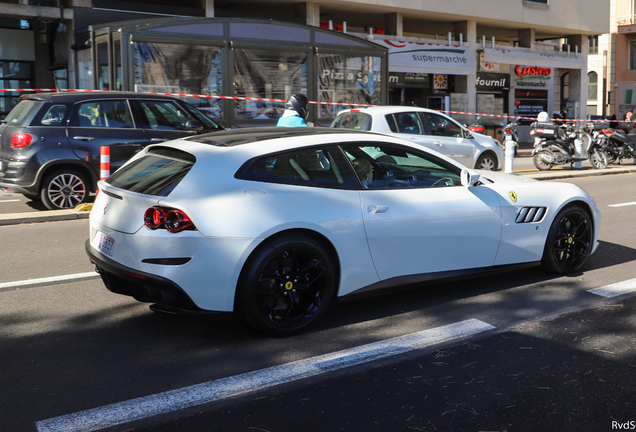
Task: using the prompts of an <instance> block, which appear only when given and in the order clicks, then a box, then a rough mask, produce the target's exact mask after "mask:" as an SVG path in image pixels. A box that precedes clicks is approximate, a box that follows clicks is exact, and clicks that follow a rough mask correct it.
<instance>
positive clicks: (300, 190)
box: [86, 127, 601, 335]
mask: <svg viewBox="0 0 636 432" xmlns="http://www.w3.org/2000/svg"><path fill="white" fill-rule="evenodd" d="M600 220H601V214H600V210H599V208H598V206H597V205H596V203H595V202H594V200H592V198H591V197H590V195H588V194H587V193H586V192H585V191H583V190H582V189H580V188H579V187H577V186H575V185H573V184H569V183H554V182H550V183H546V182H539V181H536V180H532V179H526V178H521V177H517V176H514V175H509V174H504V173H496V172H484V171H482V174H479V173H477V172H476V171H474V170H471V169H467V168H465V167H463V166H461V165H459V164H458V163H456V162H455V161H453V160H451V159H449V158H447V157H445V156H443V155H440V154H439V153H436V152H433V151H430V150H428V149H426V148H423V147H422V146H419V145H416V144H412V143H410V142H407V141H404V140H400V139H398V138H395V137H391V136H388V135H382V134H377V133H370V132H356V131H351V130H342V129H332V128H311V127H310V128H307V127H302V128H273V127H268V128H247V129H232V130H229V131H222V132H216V133H212V134H206V135H198V136H193V137H191V138H186V139H180V140H175V141H170V142H165V143H161V144H157V145H153V146H149V147H146V148H145V149H143V150H142V151H140V152H139V153H137V155H135V156H134V157H133V158H132V159H131V160H130V161H129V162H128V163H127V164H126V165H124V166H123V167H122V168H120V169H119V170H117V171H116V172H115V173H114V174H113V175H111V176H110V177H109V178H108V179H106V180H104V181H100V182H99V194H98V195H97V198H96V200H95V204H94V206H93V210H92V211H91V214H90V237H89V239H88V240H87V243H86V251H87V253H88V255H89V256H90V258H91V260H92V261H93V262H94V263H95V265H96V266H97V270H98V271H99V273H100V274H101V276H102V279H103V281H104V283H105V285H106V287H107V288H108V289H109V290H110V291H112V292H115V293H119V294H124V295H129V296H132V297H134V298H135V299H137V300H139V301H143V302H151V303H154V304H153V305H152V306H151V307H152V309H153V310H156V311H164V312H172V313H195V314H201V313H217V314H218V313H229V312H237V313H238V314H240V315H243V316H244V317H245V319H246V320H247V322H249V323H250V324H251V325H252V326H254V327H255V328H257V329H259V330H261V331H264V332H267V333H270V334H277V335H285V334H290V333H294V332H298V331H301V330H304V329H305V328H306V327H307V326H308V325H310V324H312V323H313V322H314V321H316V320H317V319H318V318H320V317H321V316H322V315H323V314H324V312H325V310H326V309H327V308H328V306H329V304H330V303H331V302H332V301H334V300H335V299H336V298H338V297H344V296H356V295H359V294H362V293H368V292H373V291H375V290H381V289H386V288H389V287H392V286H396V285H401V284H407V283H413V282H418V281H426V280H430V279H438V278H444V277H450V276H453V277H456V276H460V275H470V274H475V273H483V272H491V271H492V270H494V269H498V268H501V267H504V266H507V265H513V264H525V263H535V264H539V263H542V264H543V265H544V266H545V267H546V268H547V269H548V270H551V271H553V272H555V273H559V274H562V273H570V272H573V271H576V270H578V269H579V268H581V267H582V266H583V265H584V263H585V261H586V259H587V258H588V256H589V255H590V254H591V253H592V252H594V250H595V249H596V247H597V243H598V242H597V236H598V230H599V226H600ZM376 292H377V291H376Z"/></svg>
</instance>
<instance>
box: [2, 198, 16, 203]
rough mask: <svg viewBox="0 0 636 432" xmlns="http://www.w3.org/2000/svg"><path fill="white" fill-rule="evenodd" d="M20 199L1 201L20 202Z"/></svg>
mask: <svg viewBox="0 0 636 432" xmlns="http://www.w3.org/2000/svg"><path fill="white" fill-rule="evenodd" d="M19 201H20V200H19V199H13V200H0V203H3V202H19Z"/></svg>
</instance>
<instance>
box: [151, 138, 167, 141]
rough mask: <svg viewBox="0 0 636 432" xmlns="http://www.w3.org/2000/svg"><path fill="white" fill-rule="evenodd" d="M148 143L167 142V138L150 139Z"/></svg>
mask: <svg viewBox="0 0 636 432" xmlns="http://www.w3.org/2000/svg"><path fill="white" fill-rule="evenodd" d="M150 141H152V142H164V141H168V138H150Z"/></svg>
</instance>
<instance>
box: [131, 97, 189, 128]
mask: <svg viewBox="0 0 636 432" xmlns="http://www.w3.org/2000/svg"><path fill="white" fill-rule="evenodd" d="M139 104H140V106H141V110H142V112H143V114H144V115H145V117H146V120H147V122H146V121H144V122H143V123H145V125H146V127H148V128H150V129H155V130H187V127H186V123H187V122H188V120H190V116H188V114H187V113H186V112H185V110H184V109H183V108H181V107H180V106H178V105H177V104H176V103H174V102H172V101H156V100H140V101H139Z"/></svg>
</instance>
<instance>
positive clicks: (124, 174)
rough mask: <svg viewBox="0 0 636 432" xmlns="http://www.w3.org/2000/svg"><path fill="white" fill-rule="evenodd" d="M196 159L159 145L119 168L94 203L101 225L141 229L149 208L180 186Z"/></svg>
mask: <svg viewBox="0 0 636 432" xmlns="http://www.w3.org/2000/svg"><path fill="white" fill-rule="evenodd" d="M195 160H196V159H195V157H194V156H193V155H192V154H190V153H187V152H185V151H182V150H178V149H174V148H171V147H163V146H157V147H152V148H151V149H149V150H148V151H147V152H145V153H144V154H143V155H142V156H140V157H139V158H136V159H135V160H134V161H132V162H131V163H129V164H128V165H126V166H124V167H122V168H120V169H119V170H117V171H116V172H115V173H114V174H113V175H111V176H110V177H109V178H108V179H106V180H105V181H104V182H100V185H101V188H100V192H99V196H98V198H97V199H96V201H95V205H94V206H93V212H96V215H97V216H96V217H98V216H101V217H100V222H99V223H100V225H102V226H104V227H106V228H110V229H112V230H115V231H119V232H123V233H128V234H131V233H134V232H136V231H137V230H139V228H141V227H142V226H143V223H144V214H145V212H146V210H148V208H150V207H152V206H154V205H157V203H158V202H159V200H161V199H163V198H165V197H167V196H168V195H169V194H170V192H172V191H173V190H174V188H175V187H177V185H178V184H179V183H180V182H181V180H183V178H184V177H185V176H186V174H187V173H188V172H189V171H190V169H191V168H192V166H193V165H194V162H195ZM92 216H93V215H92V214H91V217H92Z"/></svg>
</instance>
